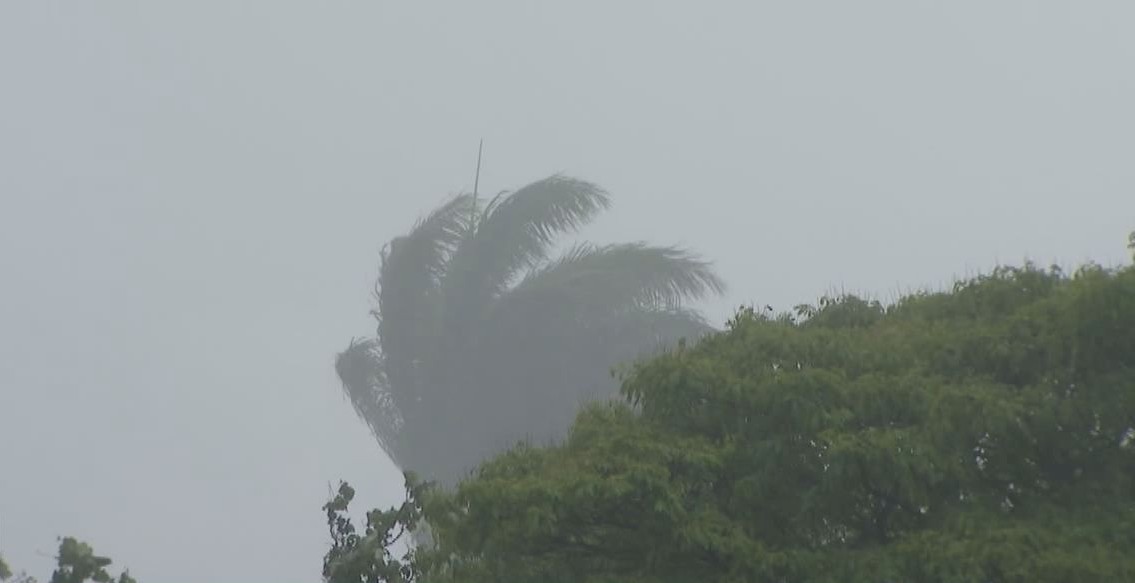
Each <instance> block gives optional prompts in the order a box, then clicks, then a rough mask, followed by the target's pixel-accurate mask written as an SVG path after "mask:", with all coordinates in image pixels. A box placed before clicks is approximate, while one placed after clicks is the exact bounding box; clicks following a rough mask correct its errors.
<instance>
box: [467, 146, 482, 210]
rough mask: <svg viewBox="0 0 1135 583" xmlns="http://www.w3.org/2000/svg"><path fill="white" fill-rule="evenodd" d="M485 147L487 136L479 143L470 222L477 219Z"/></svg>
mask: <svg viewBox="0 0 1135 583" xmlns="http://www.w3.org/2000/svg"><path fill="white" fill-rule="evenodd" d="M484 148H485V138H481V142H480V143H479V144H477V174H476V176H474V178H473V215H472V216H471V217H469V218H470V222H475V221H476V220H477V187H478V186H480V184H481V151H482V150H483V149H484Z"/></svg>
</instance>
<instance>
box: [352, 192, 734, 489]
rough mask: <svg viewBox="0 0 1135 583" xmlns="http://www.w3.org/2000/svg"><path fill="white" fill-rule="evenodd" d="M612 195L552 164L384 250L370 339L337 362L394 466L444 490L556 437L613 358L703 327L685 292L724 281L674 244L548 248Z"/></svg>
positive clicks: (443, 209)
mask: <svg viewBox="0 0 1135 583" xmlns="http://www.w3.org/2000/svg"><path fill="white" fill-rule="evenodd" d="M609 205H610V198H609V196H608V194H607V192H606V191H604V190H603V189H601V188H600V187H598V186H597V185H595V184H592V183H590V182H586V181H583V180H578V179H575V178H570V177H565V176H558V175H557V176H552V177H549V178H545V179H543V180H539V181H536V182H533V183H531V184H529V185H527V186H524V187H522V188H520V189H518V190H516V191H514V192H504V193H501V194H500V195H498V196H496V197H494V198H492V199H491V200H489V201H488V202H487V204H483V205H481V206H478V201H477V200H476V199H475V198H474V197H473V196H472V195H469V194H463V195H459V196H456V197H454V198H452V199H450V200H449V201H447V202H446V203H444V204H442V205H441V206H439V207H438V208H437V209H435V210H434V211H433V212H432V213H430V214H429V215H427V216H426V217H425V218H423V219H422V220H421V221H419V222H418V223H417V225H415V226H414V228H413V229H411V230H410V232H409V233H407V234H406V235H404V236H400V237H396V238H395V239H393V240H392V241H390V243H389V244H388V245H387V246H386V247H385V248H384V250H383V252H382V255H381V260H382V261H381V266H380V270H379V278H378V283H377V286H376V290H375V296H376V299H377V304H378V305H377V308H376V309H375V310H374V311H373V312H372V314H373V315H374V317H375V318H376V320H377V323H378V328H377V334H376V336H375V337H374V338H369V339H363V340H360V341H352V343H351V345H350V347H349V348H348V349H347V350H346V351H345V352H343V353H341V354H340V355H339V357H338V359H337V362H336V368H337V371H338V374H339V376H340V378H341V379H342V381H343V386H344V389H345V391H346V394H347V395H348V396H349V398H350V400H351V402H352V404H353V405H354V407H355V409H356V411H357V412H358V414H359V415H360V416H361V417H362V418H363V419H364V420H365V421H366V423H367V424H368V425H369V426H370V428H371V430H372V431H373V433H374V434H375V436H376V437H377V438H378V440H379V442H380V443H381V445H382V446H383V448H384V449H385V450H386V452H387V453H388V454H389V455H390V456H391V458H392V459H393V460H394V461H395V462H396V463H397V464H398V465H399V466H401V467H402V468H404V469H408V470H413V471H415V472H418V473H420V474H422V475H424V476H425V477H427V478H430V479H437V480H441V481H442V482H444V483H446V484H450V485H452V484H454V483H456V481H457V480H458V478H460V477H461V476H462V475H463V474H464V473H465V472H466V471H467V470H469V469H472V468H473V467H475V465H476V463H477V462H479V461H480V460H482V459H484V458H485V457H488V456H489V455H491V454H492V453H495V452H499V451H503V450H504V449H507V448H508V447H509V446H511V445H513V444H514V443H516V442H517V441H520V440H525V439H527V440H532V441H535V442H546V441H549V440H554V439H559V438H562V437H563V434H564V433H566V431H567V428H568V426H569V425H570V423H571V420H572V418H573V417H574V415H575V413H576V411H577V410H578V407H579V406H580V405H581V404H582V403H584V402H587V401H590V400H594V399H596V398H609V397H611V396H613V395H614V394H615V393H616V391H617V388H618V387H617V383H615V382H614V381H613V380H612V379H611V377H610V374H609V370H610V368H611V367H612V366H613V365H615V364H618V363H621V362H624V361H627V360H630V359H633V358H635V357H637V356H640V355H643V354H646V353H648V352H650V351H651V350H653V349H655V348H657V347H660V346H663V345H666V344H667V343H672V342H673V341H674V340H677V339H678V338H683V337H689V338H691V339H694V338H696V337H697V336H699V335H700V334H702V333H705V332H707V331H709V330H710V328H709V326H708V325H706V324H705V322H704V321H703V320H702V318H701V316H700V315H699V314H698V313H697V312H696V311H693V310H690V309H689V308H688V307H687V306H685V305H684V302H686V301H688V300H692V299H697V298H700V297H704V296H706V295H708V294H713V293H718V292H720V291H721V290H722V288H723V284H722V282H721V280H720V279H719V278H718V277H717V276H716V275H715V274H714V272H713V270H712V269H711V267H710V265H709V264H708V263H707V262H706V261H704V260H702V259H700V258H698V257H697V256H696V255H694V254H692V253H690V252H688V251H686V250H683V249H680V248H676V247H657V246H650V245H646V244H643V243H624V244H613V245H591V244H579V245H576V246H574V247H571V248H570V249H569V250H567V251H566V252H565V253H563V254H561V255H559V256H558V257H555V256H553V250H554V247H555V245H556V244H557V242H558V238H559V237H560V236H562V235H565V234H569V233H572V232H574V231H576V229H578V228H579V227H580V226H582V225H584V224H586V223H587V222H588V221H590V220H591V219H593V218H594V217H595V216H596V215H597V214H598V213H599V212H601V211H603V210H604V209H606V208H608V206H609Z"/></svg>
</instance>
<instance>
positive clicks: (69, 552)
mask: <svg viewBox="0 0 1135 583" xmlns="http://www.w3.org/2000/svg"><path fill="white" fill-rule="evenodd" d="M56 562H57V567H56V569H55V572H54V573H52V574H51V583H84V582H86V581H95V582H96V583H115V582H117V583H137V582H136V581H135V580H134V578H133V577H131V576H130V572H129V571H123V572H122V573H121V574H120V575H119V576H118V577H117V578H115V577H113V576H112V575H111V574H110V573H109V572H107V570H106V568H107V567H109V566H110V564H111V562H112V561H111V560H110V559H109V558H107V557H100V556H98V555H96V554H95V552H94V549H92V548H91V546H90V545H88V544H87V543H84V542H81V541H79V540H76V539H74V538H72V537H65V538H63V539H62V540H61V541H60V543H59V554H58V555H57V556H56Z"/></svg>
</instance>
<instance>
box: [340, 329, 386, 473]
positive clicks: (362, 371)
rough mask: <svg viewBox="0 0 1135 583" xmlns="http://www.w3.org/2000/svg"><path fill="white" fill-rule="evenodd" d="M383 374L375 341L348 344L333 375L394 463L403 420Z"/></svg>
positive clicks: (358, 341)
mask: <svg viewBox="0 0 1135 583" xmlns="http://www.w3.org/2000/svg"><path fill="white" fill-rule="evenodd" d="M383 370H384V367H383V362H382V354H381V353H380V351H379V346H378V341H377V340H375V339H363V340H351V343H350V345H348V346H347V349H346V350H344V351H343V352H340V353H339V354H338V356H337V357H336V358H335V372H336V373H338V375H339V380H340V381H341V382H342V383H343V392H344V394H345V395H346V397H347V399H348V400H349V401H350V402H351V406H352V407H354V409H355V413H357V414H358V416H359V418H361V419H362V420H363V421H364V422H365V423H366V424H367V426H368V427H370V430H371V433H373V434H374V436H375V439H377V440H378V443H379V445H381V446H382V448H383V449H384V450H385V451H386V452H387V453H388V454H389V455H390V456H391V458H392V459H393V458H394V457H395V455H396V451H397V449H398V448H397V442H398V438H399V435H400V432H401V430H402V425H403V418H402V413H401V411H400V408H399V407H398V404H397V403H396V402H395V399H394V395H393V394H392V393H391V391H390V388H389V386H388V383H387V382H386V379H385V377H384V375H383ZM394 462H395V463H398V460H397V459H394Z"/></svg>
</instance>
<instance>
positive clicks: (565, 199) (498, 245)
mask: <svg viewBox="0 0 1135 583" xmlns="http://www.w3.org/2000/svg"><path fill="white" fill-rule="evenodd" d="M609 206H610V198H609V197H608V195H607V192H606V191H604V190H603V189H602V188H599V187H598V186H596V185H595V184H592V183H590V182H586V181H583V180H577V179H574V178H568V177H564V176H559V175H556V176H551V177H549V178H545V179H543V180H539V181H536V182H533V183H532V184H529V185H527V186H525V187H523V188H520V189H519V190H517V191H515V192H512V193H502V194H500V195H497V197H496V198H494V199H493V200H492V201H490V202H489V204H488V205H487V206H486V208H485V210H484V212H483V213H481V214H480V215H479V219H478V221H477V224H476V227H475V229H474V230H473V232H472V233H471V235H470V238H469V240H468V241H466V242H464V243H462V245H461V246H460V248H459V249H458V251H457V253H456V254H455V255H454V257H453V261H452V264H451V266H450V270H449V273H448V277H447V279H448V280H449V281H447V284H451V285H450V286H449V287H450V289H451V290H453V291H456V290H458V289H459V290H461V293H465V294H468V293H474V292H475V291H479V292H481V294H483V296H482V297H489V298H491V297H493V296H495V295H498V294H500V293H501V292H503V291H504V290H505V288H506V287H507V286H508V284H509V282H510V281H511V280H512V278H513V276H515V275H516V274H517V273H518V272H519V271H520V270H523V269H526V268H529V267H532V266H533V265H536V264H537V263H538V262H540V261H542V260H544V259H545V258H546V257H547V253H548V249H549V247H550V246H551V245H552V243H553V242H554V240H555V237H556V235H559V234H562V233H566V232H570V231H574V230H575V229H578V228H579V227H580V226H582V225H583V224H585V223H586V222H588V221H590V220H591V219H592V218H594V217H595V215H596V214H598V213H599V212H600V211H602V210H604V209H606V208H608V207H609ZM479 295H480V294H479ZM448 297H449V296H448V295H447V298H448Z"/></svg>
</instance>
